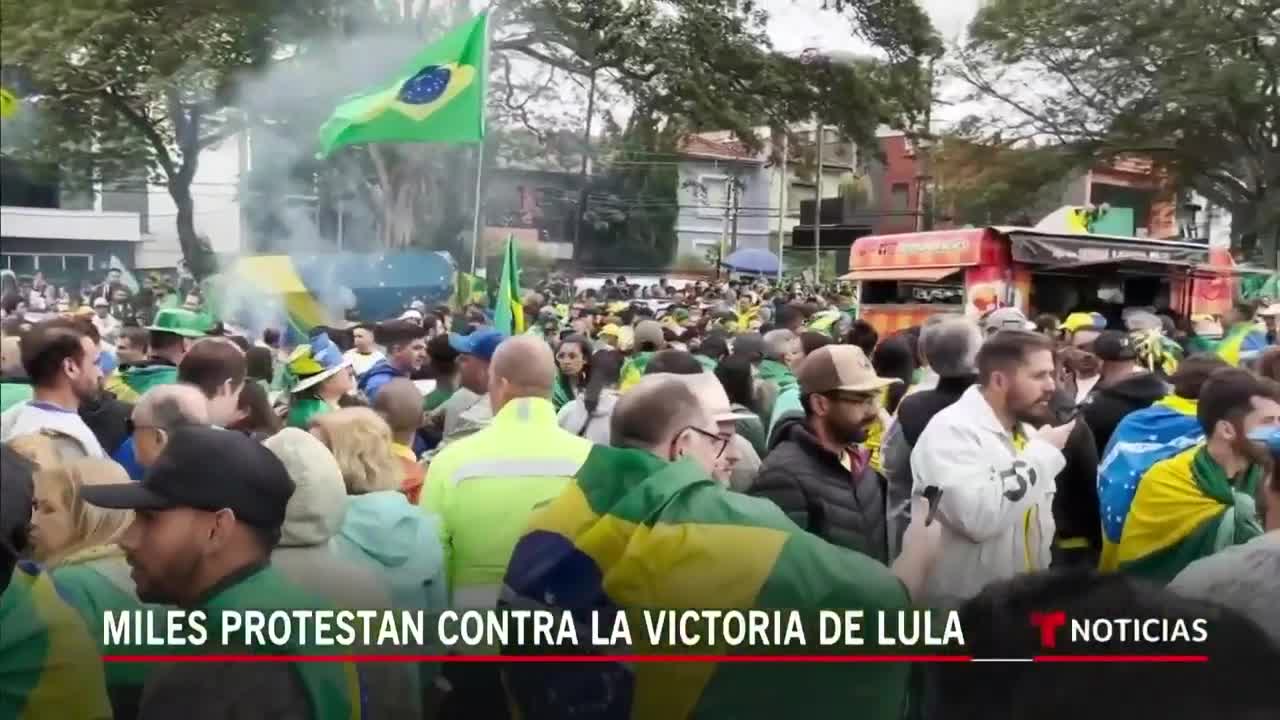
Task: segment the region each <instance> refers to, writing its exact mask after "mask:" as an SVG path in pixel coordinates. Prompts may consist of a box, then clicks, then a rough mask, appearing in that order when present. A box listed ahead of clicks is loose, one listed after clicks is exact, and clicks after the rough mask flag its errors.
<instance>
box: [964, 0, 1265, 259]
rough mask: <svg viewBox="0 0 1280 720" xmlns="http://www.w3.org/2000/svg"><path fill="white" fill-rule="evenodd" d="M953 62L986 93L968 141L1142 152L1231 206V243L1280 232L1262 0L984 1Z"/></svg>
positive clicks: (1104, 153) (1091, 152)
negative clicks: (984, 108)
mask: <svg viewBox="0 0 1280 720" xmlns="http://www.w3.org/2000/svg"><path fill="white" fill-rule="evenodd" d="M970 36H971V37H970V40H969V41H968V43H967V44H966V45H965V46H964V47H963V48H961V49H960V51H959V52H958V53H957V54H956V61H955V62H954V71H955V72H956V74H957V75H958V76H959V77H960V78H962V79H963V80H965V81H966V82H967V83H968V84H969V85H970V86H971V87H972V88H974V89H975V90H976V95H977V96H978V97H981V98H984V99H987V100H989V101H994V104H995V110H994V112H993V113H992V114H991V116H990V117H986V118H983V120H984V122H983V123H981V124H979V125H975V126H973V127H975V128H979V129H981V131H982V132H981V133H977V134H975V136H977V137H986V138H990V137H991V136H992V135H995V134H999V135H1000V136H1001V137H1002V139H1003V141H1006V142H1008V141H1013V140H1018V139H1026V138H1036V139H1040V140H1042V141H1052V142H1054V143H1056V144H1058V145H1059V146H1060V147H1061V149H1062V150H1064V151H1067V152H1070V153H1072V154H1074V155H1075V156H1076V157H1078V158H1082V159H1085V160H1090V161H1092V160H1105V159H1108V158H1109V157H1111V156H1114V155H1118V154H1123V153H1127V152H1140V153H1145V154H1148V155H1150V156H1152V157H1153V158H1154V159H1155V160H1156V161H1157V162H1158V163H1159V164H1160V165H1161V166H1162V167H1163V168H1164V169H1166V170H1167V171H1169V172H1170V173H1171V176H1172V177H1173V178H1174V179H1175V180H1177V181H1179V182H1180V183H1182V184H1183V185H1185V186H1189V187H1192V188H1194V189H1196V190H1197V191H1199V192H1200V193H1201V194H1202V195H1204V196H1205V197H1206V198H1208V199H1209V200H1211V201H1212V202H1214V203H1215V204H1217V205H1220V206H1222V207H1224V208H1226V209H1228V210H1230V212H1231V214H1232V224H1233V228H1232V235H1233V238H1234V239H1235V240H1237V241H1238V242H1240V243H1241V244H1242V245H1244V246H1246V247H1248V246H1252V245H1253V244H1254V243H1255V242H1257V241H1262V242H1265V243H1267V244H1270V245H1271V248H1270V252H1269V254H1266V255H1265V257H1266V258H1267V260H1268V261H1269V262H1273V261H1274V258H1275V243H1276V242H1277V237H1278V236H1280V40H1278V38H1280V6H1277V4H1276V2H1275V0H1265V1H1259V0H1224V1H1223V2H1216V3H1204V2H1200V1H1198V0H1159V1H1156V2H1153V1H1152V0H992V2H990V3H987V4H986V5H984V6H983V7H982V9H981V10H980V11H979V12H978V15H977V17H976V18H975V19H974V21H973V24H972V26H971V27H970Z"/></svg>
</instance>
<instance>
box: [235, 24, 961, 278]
mask: <svg viewBox="0 0 1280 720" xmlns="http://www.w3.org/2000/svg"><path fill="white" fill-rule="evenodd" d="M806 1H809V2H815V1H816V0H806ZM881 5H884V3H880V2H876V0H857V2H848V3H842V4H841V9H842V10H844V11H845V12H847V13H849V17H850V18H851V19H852V20H856V21H857V23H858V25H857V27H858V28H860V30H859V32H864V33H865V35H866V36H867V37H868V38H871V39H872V40H873V42H876V43H878V44H880V46H881V47H883V48H884V50H885V57H886V59H885V60H883V61H875V62H873V61H870V60H864V61H859V62H856V63H853V64H847V65H841V64H831V63H820V64H818V65H811V66H805V65H802V63H801V62H800V60H799V59H797V58H787V57H782V56H780V55H777V54H776V53H774V52H773V51H772V49H771V47H770V46H769V42H768V39H767V37H766V35H765V32H764V29H765V22H766V20H767V17H766V15H765V14H764V13H763V11H761V10H760V9H759V8H758V7H757V5H756V4H755V3H754V2H751V1H750V0H732V1H730V2H725V0H672V1H671V2H663V3H658V2H653V1H652V0H642V1H640V2H635V1H634V0H510V1H509V2H503V3H498V4H495V6H494V10H493V14H492V20H491V24H492V31H491V34H492V41H491V49H492V54H491V58H490V66H491V67H490V77H489V81H490V92H489V101H488V104H489V121H490V127H491V128H492V134H491V137H490V138H489V140H488V142H487V143H486V149H485V156H486V158H487V162H488V164H489V165H490V166H492V165H493V164H494V163H495V162H496V163H505V162H510V161H511V160H512V159H513V158H517V157H524V156H527V157H535V158H536V157H546V156H550V155H558V156H561V157H565V156H569V155H573V156H575V157H577V158H578V159H582V158H583V157H584V156H585V154H586V153H587V152H588V151H589V149H588V147H586V146H585V145H584V143H583V142H582V141H581V140H580V139H576V140H575V138H581V136H582V128H581V116H580V115H579V114H578V113H576V112H566V108H573V107H575V106H577V105H579V104H580V103H581V102H582V101H583V100H585V99H586V98H588V97H592V98H594V100H595V104H596V107H595V108H594V109H593V110H594V112H593V113H592V115H593V118H594V119H596V120H597V123H596V124H594V125H593V133H592V136H593V137H594V138H595V140H594V141H593V145H594V148H592V149H590V152H591V155H592V159H594V160H596V161H597V164H598V163H599V162H600V161H601V160H602V159H603V158H612V159H613V160H619V159H623V160H630V161H631V162H632V163H633V164H632V165H631V166H629V167H628V168H627V169H625V170H616V171H614V172H611V173H608V175H607V177H602V178H597V179H593V180H592V181H591V185H592V187H591V188H590V189H589V190H588V195H587V198H588V202H587V204H586V205H582V206H581V214H582V216H583V220H584V223H585V225H584V230H586V231H587V232H585V234H586V235H587V236H589V237H594V235H595V234H597V233H604V234H606V235H608V236H609V237H610V238H614V237H618V236H617V235H616V234H615V231H608V230H606V228H607V227H615V228H624V227H625V230H620V231H621V232H622V235H623V236H625V237H628V238H631V239H632V240H634V241H635V242H636V243H637V246H636V247H637V248H639V250H640V251H641V252H642V254H643V253H644V252H648V251H647V250H646V249H645V248H649V249H650V250H652V249H655V248H661V247H664V246H671V247H673V246H674V245H673V243H674V234H673V231H672V230H671V229H670V228H671V227H673V223H674V211H672V212H671V213H665V212H659V211H658V209H657V208H655V207H654V205H653V203H655V202H656V200H655V199H654V198H653V197H652V196H651V193H654V192H659V191H661V192H668V193H670V196H669V197H665V198H662V201H663V202H665V203H667V205H669V206H674V202H675V198H674V180H673V179H672V178H674V173H672V172H666V171H664V170H662V169H660V168H659V167H658V165H657V164H655V166H654V167H653V168H650V169H648V170H642V169H641V168H640V167H639V166H637V165H635V164H634V163H638V162H642V161H643V160H644V159H645V158H652V157H655V155H654V153H669V152H673V151H674V148H675V147H676V141H677V140H678V138H679V137H680V136H681V135H682V134H683V133H685V132H690V131H697V130H704V129H725V128H728V129H732V130H734V131H735V132H736V133H738V134H739V136H740V137H741V139H743V140H744V142H747V143H749V144H750V145H751V146H752V147H753V148H758V147H759V146H760V144H761V139H760V138H757V137H756V136H755V135H754V133H753V132H752V131H751V129H752V128H753V127H755V126H759V125H762V124H763V125H769V126H772V127H786V126H787V125H789V124H791V123H794V122H796V121H799V120H807V119H809V118H812V117H813V115H814V114H815V113H820V114H821V115H823V117H824V118H825V119H826V120H827V122H828V123H830V124H832V125H836V126H839V127H841V129H842V130H843V131H844V132H845V133H846V134H847V135H849V136H851V137H857V138H859V139H863V140H865V141H868V142H870V141H871V139H872V138H874V132H875V129H876V127H877V126H879V125H881V124H896V125H903V124H906V123H909V122H911V119H912V118H913V116H914V115H916V114H918V113H919V112H920V111H921V109H922V108H923V106H924V99H925V97H926V96H927V94H926V93H925V92H924V91H923V89H924V85H923V82H922V74H921V73H920V62H919V58H920V57H922V56H924V55H927V54H929V53H933V52H936V51H937V49H938V42H937V40H936V38H935V37H934V36H933V32H932V28H931V26H930V25H929V24H928V20H927V18H926V17H925V16H924V15H923V14H922V13H920V11H919V8H918V6H916V5H915V4H914V2H896V3H893V4H892V5H893V8H894V12H893V13H889V14H888V15H884V14H882V13H873V12H867V9H868V8H872V7H879V6H881ZM468 8H469V4H467V3H462V2H452V3H446V4H443V6H442V5H439V4H437V5H429V4H422V3H418V4H414V3H406V4H398V3H391V4H388V6H387V7H379V6H375V5H372V4H371V5H370V6H369V7H368V8H365V10H364V11H362V12H359V13H357V11H355V10H353V9H351V8H348V9H347V10H346V11H345V15H344V18H343V21H342V23H341V26H342V30H341V33H342V34H343V35H345V36H346V43H347V44H348V45H351V46H354V47H357V48H358V49H359V53H357V54H356V55H353V54H351V53H348V52H345V51H342V50H341V49H339V50H338V51H336V52H335V49H334V48H333V47H329V46H325V45H324V44H323V43H315V44H311V43H307V44H304V45H303V46H302V47H300V48H299V49H298V52H296V53H295V54H294V55H293V57H291V58H289V59H287V60H285V61H283V62H282V63H281V64H280V65H281V66H293V73H294V75H295V76H296V78H297V80H293V81H285V82H273V83H272V84H271V91H270V92H265V93H254V96H255V97H261V98H264V99H265V100H267V101H269V102H268V103H267V104H268V105H273V106H274V107H262V106H255V108H254V110H253V114H254V115H255V116H258V117H259V118H268V117H269V118H272V121H273V122H275V123H279V124H281V125H282V128H283V127H287V128H288V129H287V130H286V129H282V130H281V131H280V132H279V133H278V135H280V136H287V137H293V138H310V137H313V136H314V127H315V126H317V125H318V124H319V123H320V122H321V121H323V119H324V116H325V115H327V110H328V109H330V108H332V106H333V104H334V102H335V101H336V100H337V99H338V98H340V97H342V96H343V95H345V94H349V93H352V92H356V91H359V90H362V89H365V88H367V87H369V86H370V85H372V84H375V83H377V82H382V81H384V80H385V77H386V76H387V74H388V72H389V70H388V66H387V63H386V62H383V61H382V60H384V59H385V56H389V55H395V56H397V57H399V58H400V59H399V60H398V61H397V62H403V57H407V56H408V55H409V54H411V53H410V52H409V48H408V47H407V46H406V44H407V43H409V44H412V45H413V46H415V47H420V46H421V44H422V43H425V42H429V41H430V40H431V39H432V38H433V37H434V36H435V35H437V34H438V33H439V31H440V30H441V29H442V28H444V27H447V26H449V25H451V24H453V23H455V22H457V21H459V20H460V19H462V17H463V16H465V14H466V13H467V12H469V10H468ZM912 13H914V14H912ZM886 18H887V19H886ZM904 18H905V19H910V20H912V21H911V22H906V21H905V20H904ZM388 48H391V49H395V52H394V53H393V52H389V51H388ZM370 56H379V57H372V58H371V57H370ZM334 58H341V60H339V61H336V62H335V61H334ZM375 60H376V61H377V62H374V61H375ZM380 66H381V67H380ZM391 67H394V63H393V64H392V66H391ZM317 68H320V69H319V70H317ZM317 71H319V72H323V73H325V76H326V79H327V81H328V82H326V83H324V84H319V85H317V84H309V83H306V82H303V80H304V79H305V78H308V77H311V76H313V75H314V74H315V73H316V72H317ZM298 87H301V88H305V90H306V92H307V93H309V94H310V100H308V102H311V103H312V104H313V106H314V108H322V110H321V111H320V112H314V111H312V110H308V109H306V108H305V107H304V106H305V105H306V103H299V102H298V101H297V95H298V93H297V92H296V91H295V92H292V93H291V92H289V91H288V88H298ZM616 106H624V107H626V108H627V112H626V115H625V116H618V117H615V113H614V112H613V111H612V110H611V109H610V108H612V107H616ZM601 108H604V109H601ZM600 122H602V123H603V125H604V127H605V128H606V130H605V132H604V133H603V140H602V133H601V132H600V130H599V127H600ZM530 138H536V139H537V145H538V146H539V147H538V148H535V149H534V151H533V152H530V147H529V139H530ZM619 153H624V154H623V155H620V154H619ZM625 153H631V155H625ZM663 159H664V160H665V161H667V162H670V160H671V157H670V156H665V157H664V158H663ZM300 161H302V162H310V159H309V158H306V157H304V158H300ZM333 162H334V165H335V166H337V167H340V168H342V169H339V170H336V171H334V170H333V168H330V169H329V170H325V171H324V173H323V175H327V174H329V173H330V172H334V174H336V175H353V176H355V177H358V178H360V180H358V181H357V182H355V183H354V185H355V187H354V189H355V191H356V192H357V194H358V195H359V196H360V197H361V198H362V202H367V203H368V204H369V206H370V207H372V208H374V212H373V215H374V217H375V222H376V225H377V228H378V236H379V238H380V241H381V242H382V243H384V244H387V245H392V246H399V245H406V244H415V245H429V246H432V247H437V248H451V249H453V248H457V247H458V246H457V240H458V238H459V234H460V233H464V232H465V230H466V229H469V221H470V217H469V216H470V205H471V202H472V198H473V196H472V192H471V187H470V183H469V182H468V181H467V178H468V177H472V178H473V177H474V175H473V173H474V172H475V164H474V154H473V152H472V151H471V150H470V149H466V148H462V149H460V148H450V147H443V146H422V145H410V144H404V145H380V146H368V147H356V148H350V149H347V150H344V151H343V152H341V153H339V154H338V156H337V157H336V158H335V159H334V161H333ZM619 167H620V166H619ZM667 175H670V176H671V177H665V176H667ZM266 184H271V183H266ZM322 184H323V183H322ZM664 187H665V188H666V189H665V190H664V189H662V188H664ZM635 192H640V193H643V195H633V196H630V197H628V196H627V195H626V194H627V193H635ZM596 201H599V204H598V207H593V204H594V203H595V202H596ZM641 210H644V211H645V212H644V213H643V215H642V213H641ZM666 214H670V215H671V217H670V218H669V219H664V216H665V215H666ZM624 217H625V218H626V220H625V221H624V220H623V218H624ZM642 218H643V222H641V223H639V224H638V225H637V224H636V222H635V221H636V220H638V219H642ZM663 225H665V226H667V228H668V229H666V230H662V229H660V226H663ZM668 237H669V238H671V239H670V240H668V239H666V238H668ZM592 241H594V240H592ZM602 242H604V244H605V245H607V246H610V247H612V246H613V245H612V241H611V240H609V241H603V240H602ZM628 242H630V241H628ZM458 249H459V250H462V248H458ZM657 252H662V251H661V250H660V249H659V250H657ZM666 252H667V254H668V255H669V252H670V250H667V251H666ZM463 254H464V255H465V252H464V253H463Z"/></svg>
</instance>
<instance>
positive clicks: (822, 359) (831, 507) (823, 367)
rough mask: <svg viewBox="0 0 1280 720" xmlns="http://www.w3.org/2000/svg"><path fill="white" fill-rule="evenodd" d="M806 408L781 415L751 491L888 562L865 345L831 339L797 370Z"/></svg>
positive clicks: (878, 381) (879, 384) (874, 381)
mask: <svg viewBox="0 0 1280 720" xmlns="http://www.w3.org/2000/svg"><path fill="white" fill-rule="evenodd" d="M796 380H797V381H798V383H799V388H800V403H801V407H802V408H803V411H804V412H803V414H794V415H788V416H785V417H783V418H782V419H781V420H780V421H779V423H778V428H777V430H776V431H775V432H774V434H773V438H772V440H773V441H772V444H771V445H770V448H769V454H768V456H766V458H765V461H764V465H763V466H762V467H761V468H760V476H759V477H758V478H756V482H755V485H754V486H753V487H752V488H751V491H750V492H751V494H752V495H756V496H758V497H764V498H769V499H770V500H772V501H773V502H775V503H777V505H778V507H780V508H782V510H783V511H784V512H786V513H787V515H788V516H789V517H790V518H791V519H792V520H794V521H795V522H796V524H797V525H799V526H800V527H802V528H804V529H806V530H808V531H809V532H811V533H813V534H815V535H817V536H819V537H821V538H823V539H824V540H827V541H828V542H831V543H834V544H836V545H841V546H843V547H847V548H851V549H853V550H857V551H859V552H862V553H865V554H867V555H870V556H871V557H873V558H875V559H877V560H879V561H880V562H886V561H887V560H888V554H889V551H888V533H887V530H886V524H885V499H884V489H883V488H882V487H881V484H880V480H879V478H878V477H877V475H876V473H875V472H874V471H873V470H872V469H871V467H870V464H869V463H868V454H867V452H866V450H865V449H863V448H860V447H858V445H859V443H862V442H864V441H865V440H866V438H867V428H868V427H869V426H870V425H871V423H872V422H874V421H875V420H876V418H877V417H878V416H879V411H880V410H879V406H878V402H877V398H878V397H879V394H880V390H882V389H884V388H885V387H888V386H889V385H892V384H893V383H896V382H900V381H899V380H897V379H892V378H882V377H878V376H877V375H876V373H875V370H874V369H872V367H871V362H870V361H869V360H867V356H866V354H865V353H863V351H862V349H861V348H858V347H856V346H853V345H828V346H826V347H823V348H819V349H817V350H815V351H814V352H812V353H810V354H809V356H808V357H806V358H805V359H804V361H803V362H801V363H800V366H799V367H798V368H797V369H796Z"/></svg>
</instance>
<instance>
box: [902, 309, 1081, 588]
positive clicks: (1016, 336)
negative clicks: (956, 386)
mask: <svg viewBox="0 0 1280 720" xmlns="http://www.w3.org/2000/svg"><path fill="white" fill-rule="evenodd" d="M977 366H978V384H977V385H974V386H973V387H970V388H969V389H968V390H966V391H965V393H964V395H962V396H961V397H960V400H958V401H957V402H956V403H955V404H954V405H951V406H950V407H948V408H946V409H944V410H942V411H941V412H939V413H938V414H937V415H935V416H934V418H933V419H932V420H931V421H930V422H929V425H928V426H927V427H926V428H925V430H924V432H923V433H922V434H921V436H920V439H919V441H917V443H916V446H915V449H914V450H913V451H912V453H911V469H912V476H913V494H920V493H922V492H923V491H924V489H925V488H928V487H930V486H936V487H938V488H939V489H941V490H942V497H941V500H940V501H939V504H938V517H939V518H940V519H941V520H942V526H943V529H942V533H943V538H942V554H941V556H940V558H939V560H938V564H937V566H936V567H935V568H934V571H933V574H932V576H931V578H930V580H929V584H928V588H927V598H926V599H927V601H928V602H929V603H930V604H932V605H935V606H953V605H955V604H958V603H959V602H961V601H963V600H966V599H968V598H970V597H973V596H974V595H977V594H978V592H980V591H981V590H982V588H983V587H985V586H986V585H987V584H989V583H991V582H994V581H996V580H1003V579H1006V578H1010V577H1012V576H1014V575H1017V574H1019V573H1023V572H1032V571H1036V570H1043V569H1045V568H1047V567H1049V549H1050V546H1051V544H1052V542H1053V533H1054V524H1053V513H1052V504H1053V494H1054V478H1055V477H1056V476H1057V475H1058V473H1059V472H1060V471H1061V470H1062V468H1063V465H1065V463H1066V461H1065V460H1064V458H1063V456H1062V447H1063V445H1064V444H1065V443H1066V439H1067V435H1068V434H1069V433H1070V432H1071V427H1072V426H1073V425H1074V423H1075V421H1074V420H1073V421H1072V422H1070V423H1067V424H1066V425H1062V426H1060V427H1054V428H1049V427H1046V428H1042V429H1040V430H1039V431H1036V430H1033V428H1032V427H1031V426H1030V425H1028V421H1029V420H1030V418H1032V417H1036V416H1037V415H1038V414H1039V413H1041V412H1043V411H1044V410H1045V406H1046V405H1047V403H1048V402H1049V399H1050V397H1051V396H1052V394H1053V390H1054V380H1053V374H1054V363H1053V346H1052V344H1051V341H1050V340H1049V339H1048V338H1046V337H1044V336H1043V335H1038V334H1036V333H1032V332H1027V331H1022V330H1002V331H1000V332H998V333H996V334H995V335H993V336H991V337H990V338H989V339H988V340H987V341H986V343H985V344H984V345H983V346H982V349H981V350H980V351H979V352H978V358H977Z"/></svg>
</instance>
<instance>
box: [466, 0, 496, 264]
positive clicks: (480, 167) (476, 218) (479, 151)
mask: <svg viewBox="0 0 1280 720" xmlns="http://www.w3.org/2000/svg"><path fill="white" fill-rule="evenodd" d="M491 9H492V6H490V7H488V8H485V10H484V12H486V13H488V12H489V11H490V10H491ZM492 21H493V16H492V14H490V15H489V16H488V17H486V18H485V20H484V52H483V53H482V54H481V55H480V57H481V58H483V62H484V68H483V69H482V70H481V73H480V83H481V87H482V88H483V90H482V91H481V94H480V145H479V146H478V147H477V148H476V204H475V209H474V210H473V212H472V215H471V274H472V275H475V274H476V256H477V254H478V253H479V252H480V200H481V197H480V192H481V185H482V183H483V182H484V136H485V130H486V128H485V126H484V115H485V110H486V108H487V104H486V100H487V97H488V90H489V31H490V29H491V25H492Z"/></svg>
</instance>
